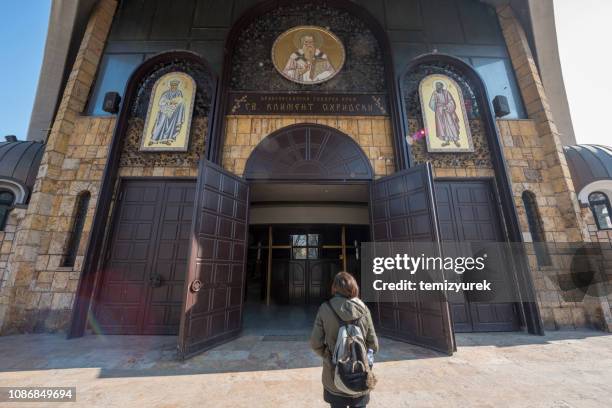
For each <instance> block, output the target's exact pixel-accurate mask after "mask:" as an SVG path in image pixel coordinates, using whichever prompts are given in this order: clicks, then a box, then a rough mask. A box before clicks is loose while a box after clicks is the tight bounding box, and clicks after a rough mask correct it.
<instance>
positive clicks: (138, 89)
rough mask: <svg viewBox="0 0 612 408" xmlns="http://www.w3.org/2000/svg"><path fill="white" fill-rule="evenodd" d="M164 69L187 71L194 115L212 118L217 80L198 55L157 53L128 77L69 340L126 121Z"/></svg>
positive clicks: (78, 330)
mask: <svg viewBox="0 0 612 408" xmlns="http://www.w3.org/2000/svg"><path fill="white" fill-rule="evenodd" d="M168 70H172V71H175V70H176V71H182V72H187V73H189V74H190V75H191V76H192V77H194V79H195V80H196V96H195V103H194V112H196V111H197V110H198V109H200V110H203V112H201V113H202V114H205V115H206V116H207V117H208V118H210V117H211V116H212V112H213V103H214V101H215V99H216V89H217V83H218V80H217V76H216V75H215V73H214V71H213V70H212V69H211V67H210V65H209V63H208V62H207V61H206V60H205V59H204V58H202V57H201V56H200V55H198V54H196V53H194V52H191V51H171V52H166V53H161V54H158V55H155V56H153V57H151V58H149V59H147V60H146V61H144V62H143V63H142V64H141V65H140V66H138V68H136V69H135V70H134V72H133V73H132V74H131V75H130V78H129V80H128V82H127V85H126V88H125V90H124V92H123V100H122V104H121V109H120V112H119V115H118V117H117V122H116V124H115V129H114V131H113V137H112V139H111V142H110V146H109V147H108V157H107V159H106V164H105V168H104V173H103V175H102V183H101V186H100V190H99V195H98V200H97V201H98V202H97V205H96V212H95V214H94V218H93V222H92V227H91V233H90V236H89V242H88V244H87V249H86V251H85V256H84V260H83V267H82V271H81V276H80V279H79V286H78V288H77V293H76V299H75V303H74V307H73V313H72V321H71V325H70V330H69V332H68V337H69V338H72V337H79V336H82V335H83V334H84V332H85V328H86V325H87V314H88V310H89V306H90V303H91V300H92V297H93V295H94V293H93V292H94V287H95V284H96V282H97V280H98V279H99V275H100V274H99V273H98V272H99V265H100V262H101V259H102V255H103V247H104V245H103V244H104V239H105V238H104V237H105V232H106V231H107V227H108V226H107V224H108V221H109V211H110V210H111V207H112V200H113V194H114V191H115V187H116V185H117V180H118V170H119V159H120V157H121V149H122V146H123V140H124V138H125V137H126V133H127V131H128V127H129V119H130V118H131V117H139V118H142V119H144V117H145V116H146V112H147V106H148V100H149V97H150V94H151V88H152V86H153V84H154V82H155V79H156V76H157V75H158V74H162V73H165V72H167V71H168ZM194 114H195V113H194ZM211 122H212V121H210V120H209V121H208V129H207V134H208V135H210V132H211Z"/></svg>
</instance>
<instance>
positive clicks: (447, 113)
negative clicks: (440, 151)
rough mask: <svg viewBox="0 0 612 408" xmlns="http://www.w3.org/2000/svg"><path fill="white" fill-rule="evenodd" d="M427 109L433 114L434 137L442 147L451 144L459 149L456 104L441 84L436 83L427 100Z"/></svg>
mask: <svg viewBox="0 0 612 408" xmlns="http://www.w3.org/2000/svg"><path fill="white" fill-rule="evenodd" d="M429 108H430V109H431V110H432V111H434V112H435V114H434V115H435V118H436V136H437V137H438V138H439V139H441V140H442V141H443V142H444V143H442V146H448V145H450V144H451V142H453V143H454V144H455V146H457V147H461V143H460V142H459V140H460V134H459V133H460V126H459V117H458V116H457V112H456V110H457V104H456V103H455V99H454V98H453V95H451V93H450V92H449V91H448V90H446V89H445V88H444V84H443V83H442V82H436V89H435V90H434V91H433V93H432V94H431V99H430V100H429Z"/></svg>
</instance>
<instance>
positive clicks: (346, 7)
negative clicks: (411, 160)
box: [206, 0, 408, 170]
mask: <svg viewBox="0 0 612 408" xmlns="http://www.w3.org/2000/svg"><path fill="white" fill-rule="evenodd" d="M309 3H310V4H311V5H313V6H317V7H320V6H322V5H327V6H329V7H332V8H334V9H337V10H341V11H344V12H347V13H349V14H350V15H352V16H354V17H356V18H358V19H359V20H360V22H363V24H364V25H365V26H366V27H367V28H368V29H369V30H371V32H372V34H373V36H374V37H375V39H376V41H377V43H378V46H379V47H380V51H381V58H382V61H383V72H382V75H383V78H384V82H385V91H386V93H387V97H388V101H389V115H390V119H391V124H392V129H393V135H394V136H393V147H394V154H395V165H396V169H397V170H402V169H405V168H407V167H408V151H407V149H406V145H405V143H404V141H403V137H402V133H401V111H400V102H399V93H398V88H397V81H396V78H395V70H394V67H393V60H392V55H393V54H392V52H391V45H390V42H389V38H388V36H387V32H386V31H385V29H384V27H383V26H382V25H381V24H380V23H379V22H378V20H377V19H376V18H375V17H374V16H372V15H371V14H370V12H369V11H367V10H366V9H365V8H363V7H362V6H360V5H359V4H357V2H354V1H350V0H325V1H319V0H306V1H305V2H302V3H299V4H300V6H301V7H303V8H304V9H307V8H308V6H309ZM296 4H297V3H296V2H294V1H291V0H267V1H264V2H262V3H260V4H257V5H255V6H253V7H252V8H251V9H249V10H247V11H246V12H245V13H244V14H243V15H242V16H241V17H240V18H239V19H238V21H237V22H236V23H235V24H234V25H233V26H232V28H231V30H230V32H229V33H228V36H227V39H226V42H225V48H224V49H225V55H224V59H223V71H222V73H221V79H220V86H219V89H220V90H219V93H218V95H217V101H216V104H215V106H217V108H218V109H217V110H216V111H215V117H214V123H213V129H212V133H211V138H210V143H209V148H208V149H207V156H206V158H207V159H208V160H210V161H212V162H213V163H220V162H221V152H222V148H223V143H224V134H225V132H224V127H225V116H226V115H227V113H228V110H229V106H228V101H229V92H230V90H231V82H232V79H233V75H232V66H233V58H234V55H235V54H234V53H235V50H236V49H237V46H238V45H239V41H240V34H241V33H242V31H243V30H244V29H245V28H247V27H248V26H249V25H250V24H251V23H253V22H255V21H256V20H257V19H258V18H259V17H261V16H264V15H265V14H266V13H270V12H272V11H274V10H275V9H278V8H281V7H288V6H292V5H296ZM314 23H315V22H312V21H304V22H303V24H314ZM275 29H276V30H278V28H275ZM332 30H333V28H332ZM282 31H284V30H281V31H280V32H278V34H280V33H281V32H282ZM252 44H253V46H262V44H259V40H258V39H253V43H252ZM266 46H269V49H267V51H266V52H267V53H268V54H267V58H269V52H270V50H271V47H272V43H270V44H266ZM262 63H263V62H261V61H259V64H262ZM259 64H258V65H259ZM272 69H273V68H272ZM330 82H331V81H330ZM308 90H309V89H307V88H300V89H299V90H298V91H308ZM310 90H312V89H310ZM261 91H263V89H262V90H261ZM294 91H295V90H294Z"/></svg>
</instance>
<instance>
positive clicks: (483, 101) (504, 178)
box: [398, 53, 544, 334]
mask: <svg viewBox="0 0 612 408" xmlns="http://www.w3.org/2000/svg"><path fill="white" fill-rule="evenodd" d="M423 66H430V67H438V68H440V69H442V70H445V71H447V74H450V75H449V76H451V77H453V79H455V80H456V81H457V82H458V83H459V85H460V86H461V88H462V90H463V92H464V98H465V99H466V100H468V99H470V100H472V101H473V103H475V106H474V108H475V111H474V114H475V115H476V116H475V117H477V118H479V119H480V120H481V121H482V124H483V126H484V131H485V133H486V140H487V143H488V146H489V149H490V153H491V164H492V165H493V168H494V171H495V181H496V185H497V188H498V193H499V199H500V206H501V207H502V213H503V217H504V221H505V225H506V228H507V236H508V240H509V241H510V242H522V240H523V235H522V233H521V228H520V223H519V217H518V213H517V211H516V207H515V205H514V196H513V191H512V185H511V180H510V175H509V173H508V165H507V163H506V159H505V156H504V152H503V147H502V143H501V137H500V135H499V131H498V129H497V125H496V123H495V115H494V113H493V106H492V103H491V99H490V98H489V95H488V92H487V87H486V85H485V82H484V80H483V79H482V77H481V76H480V74H479V73H478V72H477V71H476V69H474V67H472V66H471V65H469V64H468V63H466V62H465V61H463V60H461V59H459V58H456V57H453V56H451V55H446V54H439V53H436V54H425V55H422V56H420V57H417V58H415V59H413V60H412V61H411V62H410V63H409V64H408V66H407V67H406V68H405V69H404V70H403V71H402V72H401V74H400V76H399V79H398V82H399V87H398V89H399V91H400V95H401V98H400V103H401V112H402V114H401V117H402V134H405V135H408V134H410V133H409V128H408V119H409V115H410V114H411V113H412V115H414V114H415V113H414V111H413V110H410V109H409V107H408V106H407V105H406V98H405V92H406V84H405V79H406V77H407V76H408V75H409V74H410V73H413V72H416V71H417V70H418V69H419V68H421V67H423ZM431 73H434V72H433V71H432V72H431ZM435 73H444V72H435ZM468 88H469V89H468ZM418 109H419V110H420V108H418ZM409 157H410V155H409ZM526 259H527V258H526V256H525V257H521V259H517V260H516V266H517V274H516V285H517V289H518V291H519V292H520V293H522V294H523V295H524V298H525V299H535V288H534V286H533V281H532V278H531V273H530V271H529V265H528V263H527V261H526ZM519 307H521V308H522V311H523V313H522V314H523V316H524V318H525V325H526V326H527V329H528V331H529V333H532V334H544V325H543V323H542V319H541V317H540V311H539V309H538V305H537V303H536V302H523V303H522V304H520V305H519Z"/></svg>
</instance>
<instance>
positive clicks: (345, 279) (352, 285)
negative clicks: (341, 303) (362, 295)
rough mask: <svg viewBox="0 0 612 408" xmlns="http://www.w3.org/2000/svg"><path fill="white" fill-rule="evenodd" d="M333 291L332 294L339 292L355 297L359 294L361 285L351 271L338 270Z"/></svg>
mask: <svg viewBox="0 0 612 408" xmlns="http://www.w3.org/2000/svg"><path fill="white" fill-rule="evenodd" d="M331 292H332V295H335V294H339V295H342V296H345V297H347V298H355V297H357V296H359V285H358V284H357V281H356V280H355V278H353V275H351V274H350V273H348V272H338V273H337V274H336V276H334V283H332V288H331Z"/></svg>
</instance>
